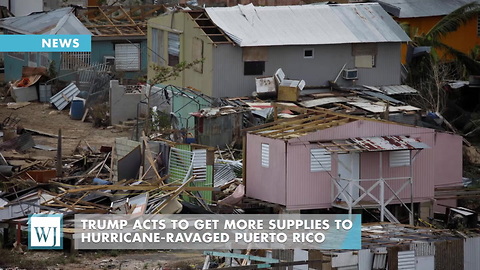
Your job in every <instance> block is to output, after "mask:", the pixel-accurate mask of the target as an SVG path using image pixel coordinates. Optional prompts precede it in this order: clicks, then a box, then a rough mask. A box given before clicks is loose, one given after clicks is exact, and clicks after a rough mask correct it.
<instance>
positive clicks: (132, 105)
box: [110, 80, 145, 125]
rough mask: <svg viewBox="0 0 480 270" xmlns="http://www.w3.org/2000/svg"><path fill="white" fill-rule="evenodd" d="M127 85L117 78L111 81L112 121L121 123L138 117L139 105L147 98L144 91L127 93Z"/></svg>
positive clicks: (113, 123)
mask: <svg viewBox="0 0 480 270" xmlns="http://www.w3.org/2000/svg"><path fill="white" fill-rule="evenodd" d="M125 90H126V87H125V86H124V85H120V83H119V82H118V81H117V80H112V81H110V123H111V124H112V125H115V124H119V123H120V122H122V121H126V120H128V119H135V118H137V105H138V103H139V102H140V101H141V100H142V99H143V98H145V95H144V94H143V93H125Z"/></svg>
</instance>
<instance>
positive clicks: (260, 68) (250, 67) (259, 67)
mask: <svg viewBox="0 0 480 270" xmlns="http://www.w3.org/2000/svg"><path fill="white" fill-rule="evenodd" d="M264 71H265V62H264V61H253V62H244V69H243V75H263V72H264Z"/></svg>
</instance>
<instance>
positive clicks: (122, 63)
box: [115, 43, 141, 71]
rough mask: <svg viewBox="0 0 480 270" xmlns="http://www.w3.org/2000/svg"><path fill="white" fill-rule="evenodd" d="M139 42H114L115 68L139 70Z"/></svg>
mask: <svg viewBox="0 0 480 270" xmlns="http://www.w3.org/2000/svg"><path fill="white" fill-rule="evenodd" d="M140 58H141V56H140V44H139V43H133V44H132V43H128V44H115V69H116V70H123V71H138V70H140Z"/></svg>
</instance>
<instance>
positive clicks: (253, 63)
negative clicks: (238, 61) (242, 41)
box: [242, 47, 268, 75]
mask: <svg viewBox="0 0 480 270" xmlns="http://www.w3.org/2000/svg"><path fill="white" fill-rule="evenodd" d="M242 51H243V63H244V69H243V74H244V75H263V72H264V71H265V61H267V58H268V48H267V47H246V48H243V50H242Z"/></svg>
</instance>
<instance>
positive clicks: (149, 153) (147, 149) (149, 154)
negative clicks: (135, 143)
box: [142, 131, 163, 185]
mask: <svg viewBox="0 0 480 270" xmlns="http://www.w3.org/2000/svg"><path fill="white" fill-rule="evenodd" d="M142 135H143V144H144V147H145V148H144V152H145V156H146V157H147V160H148V162H149V163H150V166H151V167H152V169H153V172H155V175H156V176H157V179H162V177H161V176H160V174H159V173H158V170H157V168H156V167H157V166H155V161H154V160H153V157H152V151H151V150H150V146H149V145H148V141H147V137H146V136H145V132H143V131H142ZM160 184H161V185H163V182H161V183H160Z"/></svg>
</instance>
